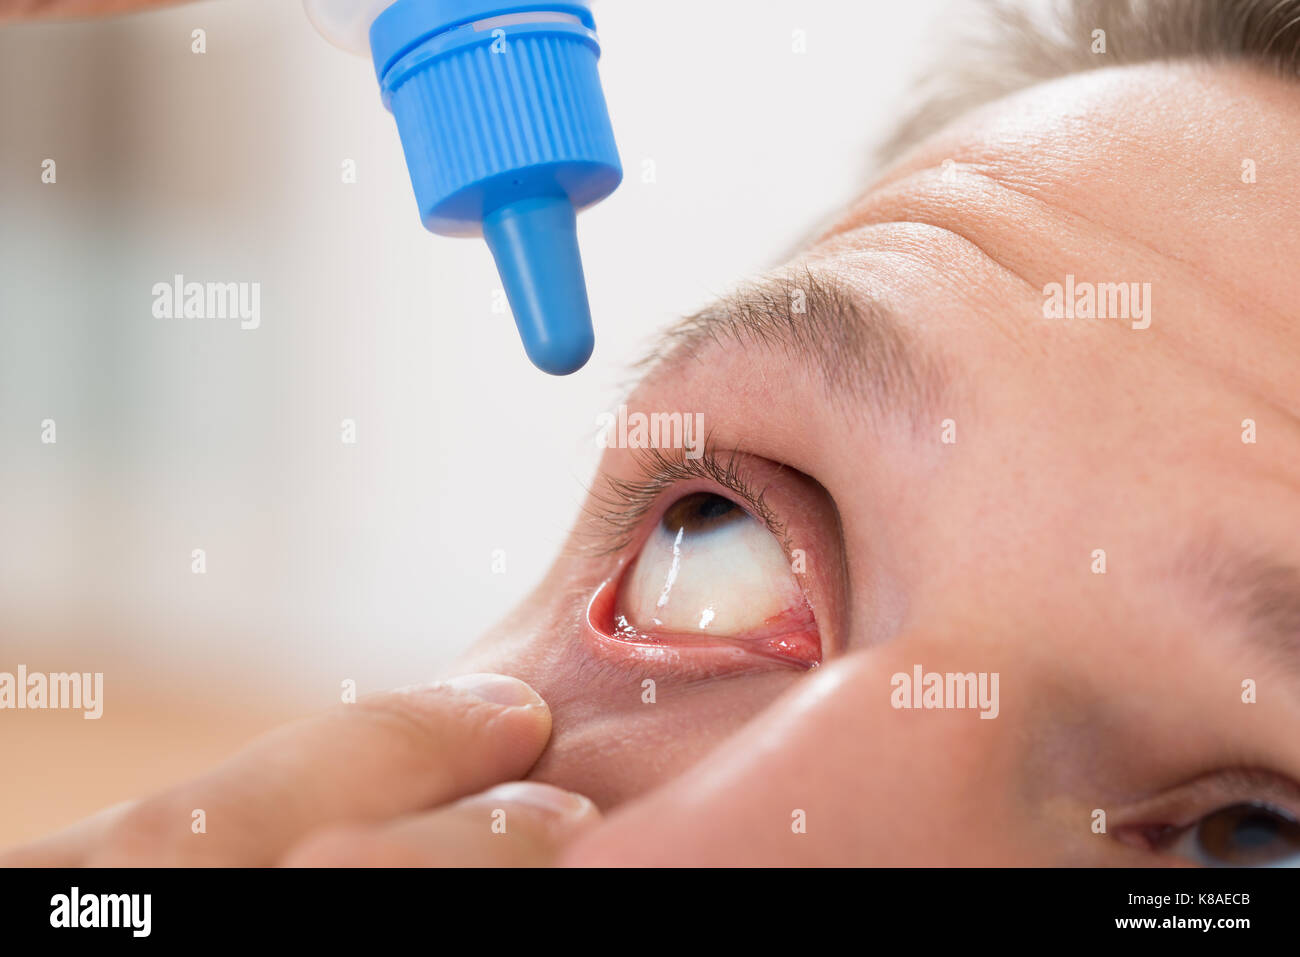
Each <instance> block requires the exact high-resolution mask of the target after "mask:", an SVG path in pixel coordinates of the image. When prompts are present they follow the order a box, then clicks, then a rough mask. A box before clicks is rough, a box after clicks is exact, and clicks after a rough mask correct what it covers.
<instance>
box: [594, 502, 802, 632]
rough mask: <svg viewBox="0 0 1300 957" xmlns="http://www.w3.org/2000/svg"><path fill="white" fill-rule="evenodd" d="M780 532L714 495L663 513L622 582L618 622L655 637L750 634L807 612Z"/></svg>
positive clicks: (678, 504) (625, 628) (678, 505)
mask: <svg viewBox="0 0 1300 957" xmlns="http://www.w3.org/2000/svg"><path fill="white" fill-rule="evenodd" d="M804 607H805V602H804V598H803V592H802V590H801V589H800V587H799V584H798V582H797V581H796V580H795V576H794V573H793V571H792V570H791V568H790V565H789V562H788V561H787V559H786V555H785V552H784V551H783V550H782V548H781V545H780V543H778V542H777V540H776V537H775V536H774V535H773V534H772V533H771V531H769V530H768V528H767V526H765V525H764V524H763V523H761V522H760V521H759V520H758V519H756V518H754V517H753V516H752V515H750V514H749V512H747V511H746V510H745V509H743V508H741V507H740V506H739V505H737V504H736V503H735V502H733V501H731V500H730V499H728V498H724V497H723V496H721V495H716V494H714V493H712V492H697V493H694V494H691V495H687V496H686V497H684V498H682V499H680V500H679V501H677V502H676V503H674V504H673V505H672V506H671V507H669V508H668V510H667V511H665V512H664V514H663V518H662V519H661V520H660V521H659V522H658V523H657V524H656V526H655V529H654V531H653V532H652V533H651V535H650V537H649V538H648V539H646V541H645V544H644V545H643V546H642V547H641V551H640V552H639V553H638V555H637V558H636V564H635V566H634V567H633V568H632V569H631V570H630V571H629V573H628V575H627V576H626V578H625V579H624V581H623V585H622V588H621V589H620V592H619V596H618V600H617V602H616V604H615V624H616V627H618V628H620V629H623V630H632V631H635V632H637V633H640V634H648V635H658V636H663V635H717V636H725V637H744V636H745V635H746V634H749V633H758V632H764V631H768V632H770V631H771V630H772V629H773V627H774V626H777V625H779V623H780V622H781V621H782V619H783V618H786V617H789V616H790V615H791V613H792V612H800V611H802V610H803V609H804Z"/></svg>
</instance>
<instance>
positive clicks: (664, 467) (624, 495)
mask: <svg viewBox="0 0 1300 957" xmlns="http://www.w3.org/2000/svg"><path fill="white" fill-rule="evenodd" d="M633 454H634V455H635V457H636V458H635V461H636V467H637V470H638V472H640V474H641V478H639V479H617V478H610V477H606V478H605V479H604V480H603V482H604V485H603V488H601V489H600V490H599V491H597V490H594V489H593V490H592V492H591V503H590V504H588V505H587V507H586V509H585V511H586V512H587V514H588V516H590V517H591V518H592V520H593V521H592V528H591V530H590V532H589V535H588V540H587V541H586V542H584V545H585V548H586V550H587V551H589V552H590V553H591V554H593V555H595V556H607V555H614V554H617V553H619V552H621V551H623V550H624V549H626V548H627V547H628V546H629V545H631V544H632V543H633V542H634V541H635V540H636V538H637V536H638V534H639V532H640V530H641V528H642V527H643V523H644V520H645V517H646V516H647V515H648V514H649V513H650V512H651V511H652V510H653V509H654V507H655V505H656V504H657V503H658V502H659V501H660V499H661V497H662V496H663V493H664V492H666V491H668V490H669V489H671V488H673V487H674V486H676V485H679V484H682V483H684V482H688V481H692V480H700V479H703V480H706V481H710V482H713V483H715V484H716V485H719V486H721V487H722V488H724V489H726V490H727V491H729V492H731V493H732V494H733V495H735V496H736V497H737V498H738V499H740V503H739V504H741V505H743V506H744V507H745V508H746V509H747V510H748V511H749V512H750V514H752V515H753V516H754V517H755V518H757V519H758V520H759V521H761V522H762V523H763V524H764V525H766V526H767V528H768V530H769V531H770V532H771V533H772V534H773V535H775V536H776V538H777V541H779V542H781V543H782V547H783V548H786V545H787V535H786V529H785V525H784V524H783V523H782V522H781V520H780V519H779V518H777V516H776V513H775V512H773V511H772V509H771V507H770V506H769V505H768V504H767V502H766V501H764V494H765V492H766V489H755V488H753V487H752V486H751V485H750V484H749V483H748V482H747V481H746V480H745V478H744V476H743V475H742V474H741V459H742V456H743V453H742V452H741V451H740V450H739V449H732V450H731V451H730V452H729V453H726V454H725V457H724V455H721V454H719V453H717V452H716V451H715V450H714V449H713V448H712V447H711V446H710V445H709V443H708V442H706V443H705V447H704V450H703V452H702V454H701V455H700V456H699V458H694V459H691V458H687V457H686V455H685V453H684V451H681V450H678V451H677V453H676V455H670V454H669V452H668V451H666V450H664V449H655V448H651V449H636V450H634V453H633ZM786 550H787V551H788V550H789V549H788V548H786Z"/></svg>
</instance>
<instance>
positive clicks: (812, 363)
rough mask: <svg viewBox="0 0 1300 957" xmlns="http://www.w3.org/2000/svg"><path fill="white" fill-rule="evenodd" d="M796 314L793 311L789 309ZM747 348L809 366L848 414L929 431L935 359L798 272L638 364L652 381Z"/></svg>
mask: <svg viewBox="0 0 1300 957" xmlns="http://www.w3.org/2000/svg"><path fill="white" fill-rule="evenodd" d="M797 305H801V306H802V310H800V309H799V308H797ZM737 346H738V347H740V348H743V349H752V350H756V351H760V352H765V353H768V354H771V355H775V356H777V357H779V358H781V359H783V360H785V361H787V362H793V363H798V364H799V365H802V366H805V367H809V368H811V369H813V370H814V371H816V372H817V374H818V375H819V376H820V378H821V381H822V384H823V386H824V389H825V392H826V394H827V396H828V398H830V399H831V400H832V401H835V402H837V403H838V404H840V405H841V406H842V407H843V408H844V410H845V411H846V412H849V413H850V414H857V413H860V412H861V410H862V409H863V408H864V407H865V408H867V409H868V410H870V411H871V412H872V413H874V414H875V415H877V416H880V417H886V416H892V415H902V416H904V417H905V418H906V419H907V420H909V422H910V423H911V424H912V425H913V427H914V428H920V427H921V426H922V423H924V427H925V428H931V427H932V425H933V422H932V421H931V419H932V417H933V415H932V413H933V411H934V410H935V409H936V408H938V407H939V405H940V403H941V401H942V399H943V395H944V392H945V390H946V387H947V383H948V381H949V380H948V378H947V376H946V374H945V373H944V371H943V369H942V367H941V365H940V363H939V359H938V357H937V356H935V355H933V354H931V353H929V352H927V351H925V350H924V349H923V348H922V346H921V344H920V343H919V342H917V340H916V337H915V335H914V334H913V333H912V331H911V330H910V329H908V328H907V327H906V326H905V325H904V324H903V323H902V322H900V321H899V319H898V317H897V316H895V315H894V314H893V313H892V312H891V311H890V310H888V309H886V308H885V307H884V306H883V304H881V303H879V302H878V301H876V300H874V299H871V298H868V297H867V296H865V295H864V294H863V293H862V292H860V291H857V290H856V289H854V288H853V287H851V285H850V284H849V282H848V280H847V279H846V278H845V277H844V276H842V275H840V274H838V273H836V272H833V271H828V270H824V269H818V270H817V271H815V272H814V271H813V270H812V269H810V268H809V267H808V266H807V265H800V266H796V267H792V268H790V269H788V270H785V271H783V272H781V273H778V274H775V275H771V276H768V277H765V278H762V279H759V280H755V281H752V282H749V283H746V284H744V285H742V286H741V287H739V288H738V289H736V290H735V291H733V292H732V293H730V294H728V295H726V296H723V297H722V298H720V299H719V300H717V301H716V302H714V303H712V304H710V305H709V306H706V307H705V308H704V309H702V310H701V311H699V312H697V313H695V314H693V315H690V316H687V317H686V318H685V319H683V320H681V321H680V322H678V323H677V324H676V325H675V326H673V327H671V328H670V329H668V331H667V332H665V333H664V334H663V335H662V336H661V338H660V340H659V342H658V343H657V345H656V347H655V348H654V350H653V351H652V352H651V353H650V354H649V355H648V356H646V357H645V358H644V359H642V360H641V361H640V362H639V363H637V366H636V368H639V369H646V370H648V371H647V372H646V374H645V376H644V378H643V380H642V381H643V382H646V381H649V380H652V379H658V378H661V377H662V376H664V375H666V374H668V373H670V372H671V370H672V369H674V368H676V367H678V366H680V365H681V364H682V363H685V362H687V361H692V360H694V361H699V362H703V361H704V359H705V358H706V357H707V354H708V352H709V351H711V350H713V349H727V348H729V347H737Z"/></svg>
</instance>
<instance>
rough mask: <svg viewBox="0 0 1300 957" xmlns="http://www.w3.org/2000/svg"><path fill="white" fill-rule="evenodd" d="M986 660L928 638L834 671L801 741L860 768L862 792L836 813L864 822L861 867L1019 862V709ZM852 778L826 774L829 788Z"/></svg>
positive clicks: (909, 638) (854, 791)
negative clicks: (1014, 785) (817, 743)
mask: <svg viewBox="0 0 1300 957" xmlns="http://www.w3.org/2000/svg"><path fill="white" fill-rule="evenodd" d="M989 657H990V656H988V655H987V654H984V653H983V652H982V651H981V645H980V643H979V642H973V643H969V644H968V643H966V642H964V641H961V640H960V639H959V637H958V638H954V637H953V636H947V635H943V634H937V633H925V634H912V635H903V636H899V637H898V638H896V639H895V640H894V641H892V642H890V644H889V645H887V646H881V647H879V648H876V649H871V650H867V651H864V652H860V653H857V654H854V655H851V656H849V657H848V658H846V659H844V660H843V661H841V662H838V663H837V666H838V667H840V668H841V669H842V671H843V675H842V676H836V677H835V678H834V680H835V683H836V685H837V687H836V688H834V689H833V690H831V691H829V692H827V693H826V695H825V699H824V706H823V710H821V711H820V712H819V713H815V714H814V713H810V714H809V716H808V717H809V720H808V721H807V723H806V725H805V728H804V733H805V734H807V735H808V736H809V737H810V738H815V737H817V736H818V735H820V736H822V737H823V739H824V740H826V739H829V740H832V741H834V742H835V744H834V745H833V749H834V750H835V751H837V752H839V753H842V754H844V755H845V756H847V755H853V757H854V761H853V768H852V775H853V777H854V780H855V784H854V786H852V787H847V788H843V789H841V790H840V793H839V794H838V795H837V797H836V803H837V804H838V805H839V806H838V807H837V808H836V809H835V811H834V813H835V815H836V816H840V815H844V816H845V817H844V818H843V819H844V820H850V819H852V818H851V817H849V815H853V814H856V815H859V816H860V820H862V821H864V822H866V825H865V826H863V838H862V840H863V845H864V846H863V847H861V848H860V857H861V859H864V860H866V861H869V862H870V863H873V864H874V863H879V864H961V863H983V864H988V863H991V862H995V861H1006V860H1008V859H1009V856H1011V855H1013V848H1014V847H1015V846H1016V844H1017V842H1016V841H1015V839H1014V836H1013V834H1012V833H1011V831H1012V830H1013V829H1014V824H1013V818H1014V815H1011V814H1009V813H1008V812H1009V810H1010V801H1011V800H1012V799H1013V795H1012V793H1011V790H1010V788H1009V786H1008V783H1009V782H1010V781H1011V780H1014V777H1015V775H1014V774H1013V773H1012V766H1013V765H1014V742H1015V740H1016V737H1017V736H1016V734H1015V731H1014V726H1015V723H1016V709H1015V708H1009V707H1008V706H1007V705H1008V703H1007V702H1006V701H1005V700H1004V697H1003V695H1004V690H1005V687H1004V682H1003V676H1002V674H1001V672H1000V670H999V669H998V668H996V667H992V668H990V667H987V665H988V664H989ZM827 677H832V676H830V675H827ZM812 749H813V742H812V741H810V742H809V752H810V753H813V752H812ZM822 750H823V751H826V750H827V749H826V748H825V746H824V745H823V748H822ZM844 770H845V769H844V767H843V765H842V764H841V765H840V766H839V767H838V768H837V767H835V766H834V764H831V765H830V766H827V765H823V766H822V767H820V768H819V771H823V772H825V773H827V774H828V783H829V776H833V775H835V774H838V773H843V771H844ZM860 826H861V825H860Z"/></svg>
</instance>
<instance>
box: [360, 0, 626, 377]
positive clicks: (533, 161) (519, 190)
mask: <svg viewBox="0 0 1300 957" xmlns="http://www.w3.org/2000/svg"><path fill="white" fill-rule="evenodd" d="M595 26H596V25H595V21H594V20H593V18H592V15H591V11H590V9H588V6H587V3H586V2H585V0H558V2H550V3H546V2H540V3H539V2H531V3H530V2H515V3H503V2H502V0H397V2H395V3H393V4H392V5H391V6H390V7H388V8H387V9H386V10H385V11H384V12H383V13H381V14H380V15H379V17H378V18H377V19H376V20H375V22H374V25H373V26H372V27H371V30H370V46H371V52H372V53H373V54H374V60H375V69H376V72H377V73H378V75H379V83H380V88H381V90H382V92H383V96H384V102H385V104H386V105H387V106H388V107H389V109H391V110H392V111H393V115H394V117H396V119H397V128H398V132H399V133H400V134H401V138H402V146H403V149H404V151H405V153H406V163H407V167H408V169H409V170H410V173H411V183H412V185H413V186H414V187H415V195H416V200H417V202H418V203H419V206H420V217H421V219H422V221H423V222H424V225H425V226H426V227H428V228H429V229H430V230H432V231H433V232H435V233H439V234H442V235H447V236H478V235H482V236H483V238H484V239H486V240H487V244H488V247H489V248H490V249H491V250H492V255H493V258H494V259H495V260H496V264H497V270H498V272H499V273H500V274H501V281H502V285H503V286H504V287H505V293H506V298H507V299H508V300H509V302H510V308H511V310H512V311H513V312H514V316H515V325H516V326H517V327H518V329H519V336H520V338H521V339H522V340H523V344H524V349H525V351H526V352H527V353H528V358H529V359H531V360H532V362H533V364H534V365H536V366H537V367H538V368H539V369H542V370H543V371H545V372H549V373H551V374H552V375H567V374H569V373H571V372H575V371H577V370H578V369H580V368H582V366H583V365H584V364H585V363H586V361H587V359H588V358H589V357H590V356H591V350H592V347H593V344H594V341H595V340H594V335H593V332H592V323H591V309H590V306H589V304H588V301H587V286H586V281H585V279H584V276H583V271H582V258H581V255H580V254H579V251H578V234H577V221H576V213H577V211H578V210H581V209H584V208H585V207H587V206H590V205H592V204H594V203H596V202H599V201H600V200H602V199H604V198H605V197H606V196H608V195H609V194H610V193H612V192H613V191H614V189H615V188H616V187H617V186H618V184H619V181H620V180H621V179H622V176H623V171H622V167H621V166H620V164H619V160H618V149H617V147H616V146H615V144H614V133H613V130H612V128H611V127H610V122H609V111H608V109H607V107H606V106H605V97H604V94H603V92H602V91H601V87H600V77H599V75H598V73H597V71H596V61H597V60H598V59H599V57H600V45H599V41H598V39H597V37H596V33H595Z"/></svg>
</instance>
